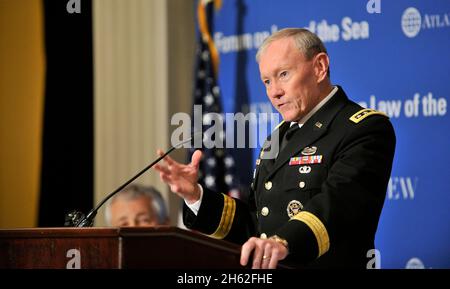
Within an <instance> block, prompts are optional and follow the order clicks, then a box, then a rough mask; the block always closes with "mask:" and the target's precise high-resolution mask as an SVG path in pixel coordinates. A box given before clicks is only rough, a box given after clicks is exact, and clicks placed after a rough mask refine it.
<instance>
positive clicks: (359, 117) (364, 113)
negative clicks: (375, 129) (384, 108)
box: [349, 108, 389, 123]
mask: <svg viewBox="0 0 450 289" xmlns="http://www.w3.org/2000/svg"><path fill="white" fill-rule="evenodd" d="M374 114H379V115H384V116H385V117H387V118H389V117H388V116H387V115H386V114H385V113H383V112H381V111H377V110H374V109H370V108H364V109H361V110H360V111H358V112H357V113H355V114H354V115H352V116H351V117H350V118H349V119H350V120H351V121H353V122H354V123H359V122H361V121H363V120H364V119H365V118H366V117H369V116H371V115H374Z"/></svg>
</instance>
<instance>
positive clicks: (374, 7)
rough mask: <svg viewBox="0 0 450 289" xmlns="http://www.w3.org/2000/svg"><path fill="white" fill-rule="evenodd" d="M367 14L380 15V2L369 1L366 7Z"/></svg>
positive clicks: (377, 0) (376, 0)
mask: <svg viewBox="0 0 450 289" xmlns="http://www.w3.org/2000/svg"><path fill="white" fill-rule="evenodd" d="M366 10H367V13H369V14H374V13H377V14H380V13H381V0H369V1H368V2H367V5H366Z"/></svg>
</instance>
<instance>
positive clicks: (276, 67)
mask: <svg viewBox="0 0 450 289" xmlns="http://www.w3.org/2000/svg"><path fill="white" fill-rule="evenodd" d="M256 59H257V62H258V63H259V70H260V74H261V80H262V82H263V83H264V85H265V88H266V91H267V95H268V97H269V99H270V101H271V103H272V105H273V106H274V107H275V109H276V110H277V111H278V112H279V113H280V114H281V115H282V117H283V122H282V123H281V124H280V125H279V126H278V127H277V129H276V130H275V131H274V132H273V133H272V136H279V140H280V146H279V153H277V154H276V156H274V157H271V158H267V157H264V154H265V152H266V151H268V150H269V149H270V147H268V146H264V148H263V149H262V151H261V153H260V158H259V159H258V160H257V162H256V173H255V177H254V180H253V183H252V185H251V194H250V198H249V202H248V204H244V203H243V202H241V201H239V200H236V199H233V198H231V197H229V196H227V195H224V194H221V193H218V192H212V191H209V190H208V189H206V188H202V187H201V186H200V185H199V184H198V183H197V178H198V167H199V161H200V158H201V152H200V151H196V152H195V153H194V154H193V156H192V161H191V163H190V164H188V165H183V164H180V163H177V162H175V161H174V160H173V159H171V158H170V157H166V158H165V164H164V165H158V166H156V168H157V170H158V171H159V172H160V177H161V179H162V180H163V181H164V182H166V183H167V184H168V185H169V186H170V188H171V190H172V191H173V192H175V193H177V194H178V195H180V196H181V197H182V198H183V199H184V200H185V204H186V206H185V207H184V222H185V224H186V226H187V227H189V228H192V229H195V230H198V231H201V232H204V233H205V234H209V235H211V236H213V237H215V238H220V239H225V240H230V241H233V242H237V243H241V244H243V246H242V252H241V264H242V265H247V264H249V262H251V263H250V264H251V266H252V268H276V267H277V264H278V262H279V261H280V260H285V261H284V262H287V263H288V264H291V265H293V266H296V267H318V268H324V267H325V268H328V267H360V268H366V264H367V262H368V258H367V257H366V256H367V252H368V251H369V250H371V249H373V248H374V239H375V232H376V229H377V225H378V220H379V217H380V214H381V209H382V206H383V203H384V198H385V192H386V187H387V184H388V180H389V176H390V173H391V167H392V161H393V157H394V150H395V134H394V130H393V128H392V125H391V123H390V121H389V119H388V118H387V117H386V116H385V115H384V114H382V113H380V112H377V111H374V110H370V109H363V108H362V107H361V106H359V105H358V104H356V103H354V102H352V101H350V100H349V99H348V98H347V96H346V94H345V92H344V91H343V89H342V88H341V87H339V86H333V85H332V84H331V82H330V70H329V63H330V61H329V58H328V55H327V51H326V49H325V47H324V45H323V43H322V41H321V40H320V39H319V38H318V37H317V36H316V35H315V34H313V33H311V32H309V31H308V30H305V29H297V28H289V29H283V30H280V31H278V32H276V33H274V34H272V35H271V36H270V37H269V38H267V39H266V40H265V42H264V43H263V44H262V46H261V47H260V48H259V50H258V53H257V55H256ZM159 153H160V154H161V153H162V152H159ZM251 253H253V258H252V259H251V260H249V259H250V256H251Z"/></svg>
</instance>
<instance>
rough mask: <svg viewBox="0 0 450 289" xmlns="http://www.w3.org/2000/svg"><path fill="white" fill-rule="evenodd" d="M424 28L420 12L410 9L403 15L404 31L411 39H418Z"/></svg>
mask: <svg viewBox="0 0 450 289" xmlns="http://www.w3.org/2000/svg"><path fill="white" fill-rule="evenodd" d="M421 26H422V16H421V15H420V12H419V10H417V9H416V8H414V7H409V8H407V9H406V10H405V12H403V15H402V30H403V33H405V35H406V36H407V37H409V38H412V37H416V35H417V34H419V31H420V27H421Z"/></svg>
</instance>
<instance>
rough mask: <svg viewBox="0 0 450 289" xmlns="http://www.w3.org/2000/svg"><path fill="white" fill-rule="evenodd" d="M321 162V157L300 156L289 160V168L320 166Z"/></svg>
mask: <svg viewBox="0 0 450 289" xmlns="http://www.w3.org/2000/svg"><path fill="white" fill-rule="evenodd" d="M321 162H322V155H317V156H302V157H293V158H291V159H290V160H289V165H290V166H298V165H308V164H320V163H321Z"/></svg>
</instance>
